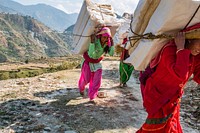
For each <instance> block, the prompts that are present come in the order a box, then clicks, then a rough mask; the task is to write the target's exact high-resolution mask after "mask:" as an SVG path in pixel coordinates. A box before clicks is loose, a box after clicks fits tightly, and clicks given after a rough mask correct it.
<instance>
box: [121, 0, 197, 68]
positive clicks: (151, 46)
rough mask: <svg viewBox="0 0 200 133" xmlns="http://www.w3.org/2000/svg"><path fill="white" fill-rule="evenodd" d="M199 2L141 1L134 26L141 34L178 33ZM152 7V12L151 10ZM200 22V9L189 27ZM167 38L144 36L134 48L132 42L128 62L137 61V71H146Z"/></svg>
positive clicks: (176, 0) (185, 0)
mask: <svg viewBox="0 0 200 133" xmlns="http://www.w3.org/2000/svg"><path fill="white" fill-rule="evenodd" d="M151 2H154V3H153V4H152V3H151ZM199 4H200V1H199V0H181V1H180V0H140V1H139V3H138V6H137V8H136V10H135V13H134V19H133V22H132V27H131V28H132V30H133V31H134V32H135V33H137V34H145V33H150V32H151V33H153V34H155V35H159V34H174V33H177V32H178V31H180V30H181V29H183V28H184V27H185V26H186V25H187V23H188V22H189V20H190V19H191V18H192V16H193V14H194V13H195V11H196V9H197V8H198V6H199ZM149 10H150V12H148V11H149ZM146 14H147V15H146ZM198 22H200V10H199V11H198V12H197V13H196V15H195V16H194V18H193V19H192V21H191V22H190V24H189V26H190V25H194V24H196V23H198ZM133 35H134V34H133V33H131V34H129V36H133ZM166 41H167V40H166V39H155V40H144V39H142V40H140V41H139V42H138V43H136V45H135V46H134V47H131V46H130V43H129V44H128V49H129V52H130V57H129V58H128V59H126V60H125V62H126V63H131V64H133V66H134V67H135V69H136V70H144V69H145V68H146V66H147V65H148V64H149V62H150V61H151V59H153V58H154V57H155V55H156V54H157V53H158V52H159V50H160V49H161V48H162V46H163V45H164V44H165V43H166ZM131 42H132V43H133V42H134V41H131Z"/></svg>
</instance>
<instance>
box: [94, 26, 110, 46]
mask: <svg viewBox="0 0 200 133" xmlns="http://www.w3.org/2000/svg"><path fill="white" fill-rule="evenodd" d="M96 35H97V36H98V35H102V36H107V37H108V46H109V47H110V46H111V41H110V38H111V37H112V35H111V31H110V29H109V28H108V27H103V28H101V30H100V31H99V32H98V33H97V34H96Z"/></svg>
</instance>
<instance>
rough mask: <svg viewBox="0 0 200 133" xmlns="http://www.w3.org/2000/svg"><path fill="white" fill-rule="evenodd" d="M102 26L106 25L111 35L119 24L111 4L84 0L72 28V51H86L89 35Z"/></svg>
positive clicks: (79, 52) (77, 52)
mask: <svg viewBox="0 0 200 133" xmlns="http://www.w3.org/2000/svg"><path fill="white" fill-rule="evenodd" d="M102 26H108V27H109V28H110V29H111V34H112V36H113V35H114V34H115V33H116V29H117V28H118V27H119V26H120V22H119V20H118V19H117V17H116V14H115V13H114V10H113V8H112V6H111V5H105V4H97V3H93V2H91V1H90V0H84V2H83V5H82V8H81V10H80V13H79V16H78V19H77V21H76V24H75V27H74V30H73V34H74V38H73V45H72V47H73V48H74V50H73V52H74V53H75V54H83V53H84V52H85V51H87V49H88V47H89V43H90V35H91V34H93V33H95V32H97V31H98V30H99V29H100V28H101V27H102Z"/></svg>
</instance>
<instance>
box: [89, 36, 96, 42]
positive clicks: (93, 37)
mask: <svg viewBox="0 0 200 133" xmlns="http://www.w3.org/2000/svg"><path fill="white" fill-rule="evenodd" d="M90 39H91V43H95V40H96V35H95V34H92V35H91V36H90Z"/></svg>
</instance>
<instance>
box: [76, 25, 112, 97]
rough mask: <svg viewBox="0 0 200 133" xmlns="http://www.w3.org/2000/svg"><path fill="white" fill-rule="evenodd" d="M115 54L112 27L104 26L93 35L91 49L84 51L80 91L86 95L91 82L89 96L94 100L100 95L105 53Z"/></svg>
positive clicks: (79, 83) (79, 84)
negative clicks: (86, 88)
mask: <svg viewBox="0 0 200 133" xmlns="http://www.w3.org/2000/svg"><path fill="white" fill-rule="evenodd" d="M107 53H108V54H109V55H110V56H112V55H113V54H114V46H113V40H112V36H111V32H110V29H109V28H108V27H103V28H101V30H100V31H99V32H97V34H96V35H91V43H90V45H89V49H88V51H87V52H85V53H84V55H83V57H84V61H83V63H82V68H81V75H80V79H79V82H78V86H79V91H80V94H81V95H84V90H85V86H86V85H87V84H88V83H89V90H88V96H89V99H90V101H93V99H95V97H96V96H97V95H98V90H99V88H100V86H101V79H102V64H101V62H100V61H101V60H102V59H103V56H104V54H107Z"/></svg>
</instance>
